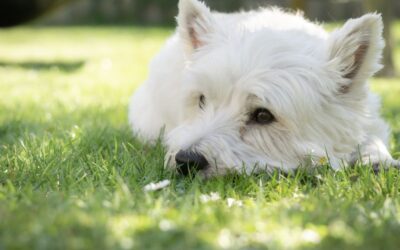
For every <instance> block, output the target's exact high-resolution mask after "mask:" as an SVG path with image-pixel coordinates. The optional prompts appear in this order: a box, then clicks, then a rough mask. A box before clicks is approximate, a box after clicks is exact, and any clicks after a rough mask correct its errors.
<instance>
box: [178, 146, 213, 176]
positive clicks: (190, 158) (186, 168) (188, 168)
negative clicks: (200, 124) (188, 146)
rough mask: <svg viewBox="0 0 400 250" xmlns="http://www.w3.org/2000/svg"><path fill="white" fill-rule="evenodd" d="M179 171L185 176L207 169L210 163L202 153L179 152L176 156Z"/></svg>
mask: <svg viewBox="0 0 400 250" xmlns="http://www.w3.org/2000/svg"><path fill="white" fill-rule="evenodd" d="M175 161H176V165H177V167H178V171H179V172H180V173H181V174H183V175H188V174H189V173H193V172H196V171H198V170H202V169H205V168H207V166H208V161H207V159H206V158H205V157H204V156H203V155H202V154H200V153H196V152H193V151H184V150H181V151H179V152H178V153H177V154H176V156H175Z"/></svg>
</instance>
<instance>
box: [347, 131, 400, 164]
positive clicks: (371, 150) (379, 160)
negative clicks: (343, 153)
mask: <svg viewBox="0 0 400 250" xmlns="http://www.w3.org/2000/svg"><path fill="white" fill-rule="evenodd" d="M352 158H353V159H352V162H353V163H355V162H361V163H362V164H364V165H371V166H372V167H373V169H374V171H378V170H379V168H380V167H383V168H388V167H391V166H392V167H397V168H400V161H398V160H395V159H393V158H392V156H391V155H390V153H389V150H388V149H387V147H386V145H385V143H384V142H383V140H382V139H380V138H379V137H377V136H371V137H369V138H368V140H366V141H365V142H364V143H363V144H362V145H360V148H359V149H358V150H357V151H356V152H355V153H353V157H352Z"/></svg>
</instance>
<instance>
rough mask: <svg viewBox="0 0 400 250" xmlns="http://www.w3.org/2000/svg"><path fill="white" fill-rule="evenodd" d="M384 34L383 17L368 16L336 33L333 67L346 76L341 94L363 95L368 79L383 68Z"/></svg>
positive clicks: (330, 52) (332, 41)
mask: <svg viewBox="0 0 400 250" xmlns="http://www.w3.org/2000/svg"><path fill="white" fill-rule="evenodd" d="M382 31H383V23H382V17H381V15H379V14H366V15H364V16H362V17H360V18H357V19H350V20H349V21H347V22H346V23H345V24H344V26H343V27H342V28H340V29H338V30H335V31H333V32H332V34H331V35H330V37H329V39H328V56H329V62H330V65H331V67H334V70H335V71H339V72H340V74H341V76H342V79H341V82H340V85H339V86H338V88H339V89H338V90H339V92H340V93H342V94H347V93H353V92H360V91H361V93H363V92H364V91H363V90H364V89H365V84H366V82H367V79H368V78H369V77H371V76H373V75H374V74H375V73H376V72H377V71H379V70H380V69H381V68H382V66H381V64H380V59H381V57H382V50H383V48H384V46H385V43H384V40H383V38H382Z"/></svg>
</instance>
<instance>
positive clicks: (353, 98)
mask: <svg viewBox="0 0 400 250" xmlns="http://www.w3.org/2000/svg"><path fill="white" fill-rule="evenodd" d="M179 9H180V13H179V16H178V31H177V33H176V34H175V35H174V36H173V37H172V38H171V39H170V40H169V41H168V42H167V44H166V45H165V47H164V48H163V49H162V51H161V52H160V53H159V54H158V56H157V57H156V58H155V59H154V61H153V62H152V64H151V67H150V75H149V78H148V80H147V81H146V83H145V84H144V85H142V86H141V87H140V88H139V89H138V90H137V92H136V93H135V95H134V96H133V98H132V102H131V105H130V112H129V119H130V123H131V125H132V127H133V130H134V132H135V133H136V134H138V135H139V136H140V137H141V138H142V139H144V140H146V141H154V140H155V139H157V138H158V137H159V136H160V133H161V131H163V132H164V133H165V135H166V136H165V138H164V142H165V144H166V145H167V147H168V150H169V153H168V155H167V159H169V161H168V164H169V165H170V166H177V165H178V166H182V164H185V165H187V166H189V167H194V166H197V168H200V169H201V171H200V172H201V173H202V174H203V175H205V176H210V175H214V174H223V173H225V172H227V171H228V170H238V171H241V170H245V172H246V173H251V172H253V171H260V170H271V169H274V168H279V169H282V170H284V171H289V170H293V169H295V168H296V167H298V166H300V165H307V166H308V165H312V166H314V165H319V164H321V163H324V162H325V161H329V163H330V164H331V166H332V167H333V168H336V169H338V168H340V167H342V166H345V165H347V163H350V164H352V163H354V162H356V161H357V160H361V161H362V162H363V163H365V164H369V163H371V164H382V165H385V166H388V165H396V166H398V165H399V164H398V162H397V161H395V160H393V159H392V157H391V156H390V154H389V152H388V150H387V144H388V137H389V129H388V127H387V125H386V124H385V123H384V121H383V120H382V119H381V118H380V115H379V99H378V98H377V97H376V96H375V95H373V94H372V93H371V92H370V91H369V89H368V84H367V80H368V78H369V77H371V76H372V75H373V74H374V73H375V72H376V71H378V70H379V69H380V64H379V61H380V57H381V53H382V48H383V46H384V42H383V39H382V36H381V33H382V29H383V27H382V21H381V17H380V16H379V15H377V14H367V15H365V16H363V17H361V18H358V19H353V20H349V21H348V22H347V23H346V24H345V25H344V26H343V27H342V28H341V29H338V30H335V31H334V32H332V33H331V34H329V33H327V32H325V31H324V30H323V29H322V28H321V27H320V26H318V25H316V24H313V23H311V22H309V21H307V20H305V19H304V18H303V17H302V16H301V15H298V14H296V15H294V14H289V13H284V12H282V11H280V10H278V9H263V10H260V11H256V12H244V13H238V14H218V13H211V12H210V11H209V9H208V8H207V7H206V6H205V5H204V4H203V3H200V2H198V1H196V0H181V1H180V3H179ZM175 161H176V163H177V164H175Z"/></svg>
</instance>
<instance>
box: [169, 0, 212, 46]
mask: <svg viewBox="0 0 400 250" xmlns="http://www.w3.org/2000/svg"><path fill="white" fill-rule="evenodd" d="M177 21H178V32H179V35H180V36H181V38H182V39H183V40H184V42H185V43H186V47H187V51H188V52H189V53H191V52H192V51H193V50H195V49H197V48H200V47H202V46H203V45H204V44H206V43H207V40H208V39H209V37H210V34H212V33H213V31H214V29H213V28H214V25H213V24H214V20H213V16H212V14H211V11H210V9H209V8H208V7H207V6H206V5H205V4H204V3H203V2H199V1H197V0H180V1H179V14H178V17H177Z"/></svg>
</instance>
